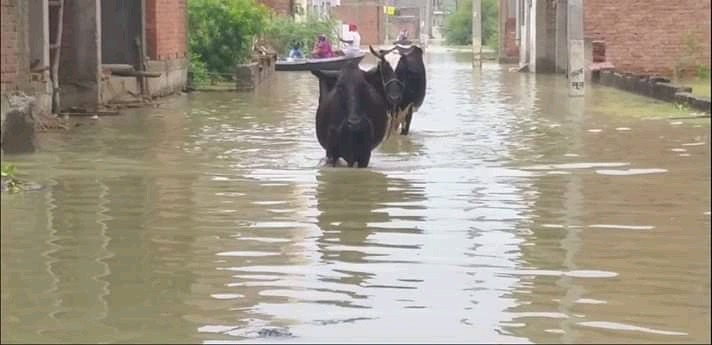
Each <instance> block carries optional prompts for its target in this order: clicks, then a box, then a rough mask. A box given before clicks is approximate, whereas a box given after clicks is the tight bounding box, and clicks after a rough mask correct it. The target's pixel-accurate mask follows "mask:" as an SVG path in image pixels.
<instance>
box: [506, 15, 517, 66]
mask: <svg viewBox="0 0 712 345" xmlns="http://www.w3.org/2000/svg"><path fill="white" fill-rule="evenodd" d="M516 30H517V18H507V21H506V22H505V23H504V33H503V35H502V36H503V37H504V42H503V43H504V44H503V46H504V51H503V52H502V53H503V54H502V56H504V57H507V58H519V46H518V45H517V31H516Z"/></svg>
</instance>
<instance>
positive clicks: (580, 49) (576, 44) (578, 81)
mask: <svg viewBox="0 0 712 345" xmlns="http://www.w3.org/2000/svg"><path fill="white" fill-rule="evenodd" d="M567 31H568V33H567V36H568V39H569V46H568V48H569V54H568V55H569V56H568V60H569V71H568V73H569V96H574V97H575V96H583V95H584V89H585V84H584V81H585V74H584V45H583V0H569V3H568V30H567Z"/></svg>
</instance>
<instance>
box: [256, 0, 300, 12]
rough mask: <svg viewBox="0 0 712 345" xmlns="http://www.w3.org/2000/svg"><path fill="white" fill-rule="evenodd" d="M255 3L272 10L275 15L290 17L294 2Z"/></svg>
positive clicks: (259, 0)
mask: <svg viewBox="0 0 712 345" xmlns="http://www.w3.org/2000/svg"><path fill="white" fill-rule="evenodd" d="M257 3H259V4H262V5H265V6H266V7H268V8H270V9H272V11H274V13H275V14H277V15H281V16H292V15H293V14H294V0H257Z"/></svg>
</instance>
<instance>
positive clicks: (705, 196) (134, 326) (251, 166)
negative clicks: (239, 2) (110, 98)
mask: <svg viewBox="0 0 712 345" xmlns="http://www.w3.org/2000/svg"><path fill="white" fill-rule="evenodd" d="M372 63H373V61H371V60H369V59H365V60H364V64H372ZM426 63H427V68H428V73H429V76H430V80H429V85H428V96H427V98H426V103H425V104H424V105H423V107H422V109H421V111H419V112H418V113H416V114H415V116H414V119H413V127H412V131H411V135H409V136H407V137H402V136H396V137H394V138H393V140H391V141H389V142H387V143H385V144H384V145H383V146H382V147H381V148H380V149H379V150H377V151H376V152H375V153H374V156H373V158H372V166H371V168H369V169H338V168H336V169H335V168H323V169H319V168H317V164H318V161H319V159H320V158H322V156H323V150H322V149H321V147H319V145H318V143H317V142H316V138H315V135H314V128H313V124H314V117H313V116H314V109H315V107H316V94H317V85H316V80H315V78H314V77H313V76H311V75H310V74H308V73H278V74H276V75H274V76H273V78H272V79H271V80H270V81H269V82H268V83H267V84H265V85H264V86H263V87H261V88H260V89H259V90H258V91H257V92H255V93H254V94H234V93H225V94H220V93H206V94H193V95H189V96H182V97H178V98H176V99H174V100H173V102H172V103H170V104H166V105H165V106H163V107H161V108H159V109H146V110H140V111H136V112H132V113H129V114H127V115H126V116H122V117H113V118H102V119H101V120H99V121H93V122H88V123H86V125H85V126H81V127H78V128H77V129H75V130H73V131H71V132H66V133H64V132H63V133H53V134H50V135H47V136H46V137H45V138H44V139H43V140H45V141H44V142H45V146H44V147H43V150H42V152H39V153H37V154H34V155H30V156H20V157H14V160H15V161H16V162H17V165H18V170H19V171H21V172H22V173H23V174H26V175H27V176H25V177H27V178H31V179H32V180H36V181H39V182H42V183H45V184H47V185H48V188H47V189H46V190H44V191H42V192H37V193H27V194H23V195H3V197H2V241H1V246H2V259H1V260H0V265H1V266H2V277H1V278H2V280H1V281H2V306H3V308H2V315H1V321H0V322H1V323H2V341H3V342H152V343H153V342H155V343H158V342H174V343H178V342H203V343H220V342H235V341H250V342H252V341H256V340H259V339H261V338H260V335H259V331H260V330H262V329H264V328H286V329H289V331H290V332H291V333H292V334H293V335H294V338H290V339H289V340H290V341H295V342H329V341H339V342H362V341H401V342H403V341H417V342H447V341H452V342H459V343H465V342H473V341H478V342H500V343H502V342H507V343H543V342H546V343H548V342H557V343H573V342H598V343H601V342H617V343H623V342H636V343H641V342H704V341H706V342H709V341H710V331H709V322H710V312H709V308H710V304H709V298H710V294H709V291H710V279H709V270H710V264H709V262H710V261H709V259H710V255H709V250H710V246H709V238H710V237H709V232H708V231H707V229H709V226H710V197H709V187H710V179H709V171H710V144H709V133H708V128H706V127H705V126H702V127H695V126H688V125H685V123H680V124H678V123H675V124H671V123H669V122H666V121H661V120H641V119H637V118H630V117H616V116H613V115H612V114H607V115H606V116H601V115H600V114H599V113H600V111H601V109H600V107H596V106H595V104H596V102H595V101H593V100H591V99H586V100H583V99H568V97H566V88H565V87H566V85H565V80H564V79H563V78H560V77H556V76H534V75H530V74H522V73H511V72H508V71H507V70H506V68H505V67H500V66H497V65H493V64H485V65H484V66H483V68H482V72H481V73H480V72H473V71H472V70H471V64H470V60H469V57H468V54H459V55H458V54H457V53H432V54H426ZM295 85H296V87H293V86H295ZM604 96H605V95H604ZM600 101H601V102H602V101H605V100H600ZM594 108H595V109H596V111H591V109H594ZM364 330H367V331H364ZM473 339H476V340H473ZM264 340H270V339H269V338H266V339H264Z"/></svg>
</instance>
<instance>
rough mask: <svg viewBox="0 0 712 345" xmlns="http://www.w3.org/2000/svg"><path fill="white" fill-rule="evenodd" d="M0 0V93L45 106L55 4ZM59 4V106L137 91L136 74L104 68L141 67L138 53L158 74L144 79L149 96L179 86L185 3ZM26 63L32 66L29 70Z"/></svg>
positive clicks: (83, 0)
mask: <svg viewBox="0 0 712 345" xmlns="http://www.w3.org/2000/svg"><path fill="white" fill-rule="evenodd" d="M1 1H2V2H1V6H0V8H1V9H2V13H1V15H2V18H1V19H2V43H1V48H2V51H1V55H2V60H1V62H2V67H1V68H2V69H1V72H2V83H1V85H2V93H3V94H6V93H8V92H11V91H15V90H16V91H22V92H24V93H25V94H29V95H32V96H35V97H36V98H37V101H38V106H39V109H40V111H47V110H49V109H48V107H49V104H48V99H49V100H51V97H50V96H49V95H51V93H52V92H51V84H50V81H49V80H50V78H49V72H48V70H47V68H44V69H42V67H48V66H49V65H50V58H51V57H52V56H53V55H54V54H53V53H52V52H50V49H49V45H50V44H51V43H55V42H57V41H58V38H57V31H58V25H57V19H58V16H57V15H58V13H59V12H58V8H57V7H56V6H52V4H51V3H50V2H49V1H48V0H34V1H26V0H1ZM63 3H64V9H63V19H62V31H63V32H62V37H61V43H62V44H61V51H60V64H59V84H60V96H61V97H60V98H61V100H62V102H61V105H62V108H67V107H70V106H83V107H87V108H92V107H96V106H99V105H101V104H104V103H109V102H117V101H118V102H120V101H127V100H128V99H129V98H131V97H129V95H130V94H131V93H133V94H136V93H137V92H138V90H139V89H140V87H139V83H138V81H137V78H135V77H116V76H111V73H110V72H109V70H111V68H110V67H109V66H116V65H123V66H126V65H131V66H134V67H139V62H140V56H141V55H144V56H146V57H147V60H146V61H145V62H146V69H147V71H149V72H160V77H158V78H149V79H148V81H147V86H148V92H147V94H148V95H150V96H161V95H166V94H170V93H173V92H175V91H178V90H181V89H182V88H183V87H184V86H185V84H186V82H187V69H188V61H187V58H186V56H187V53H188V51H187V50H188V47H187V12H186V10H187V8H186V0H64V1H63ZM144 9H145V13H142V12H143V10H144ZM143 17H145V23H143V22H142V18H143ZM30 18H31V20H30ZM137 42H138V43H140V47H139V44H137ZM141 53H142V54H141ZM31 64H32V65H34V67H36V68H35V71H30V65H31ZM48 97H49V98H48Z"/></svg>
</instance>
